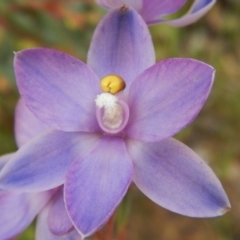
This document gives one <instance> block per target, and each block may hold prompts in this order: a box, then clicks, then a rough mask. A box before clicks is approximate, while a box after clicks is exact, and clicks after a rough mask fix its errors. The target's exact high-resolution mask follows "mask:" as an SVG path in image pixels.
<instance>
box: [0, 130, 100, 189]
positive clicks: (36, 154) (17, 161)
mask: <svg viewBox="0 0 240 240" xmlns="http://www.w3.org/2000/svg"><path fill="white" fill-rule="evenodd" d="M98 138H99V137H98V135H96V134H90V133H66V132H61V131H56V130H49V131H47V132H46V133H43V134H41V135H40V136H38V137H36V138H34V139H33V140H32V141H31V142H30V143H29V144H26V145H24V146H23V147H21V148H20V149H19V150H18V151H17V152H16V153H15V155H14V157H13V158H12V159H11V161H10V162H9V163H8V164H6V165H5V167H4V168H3V169H2V171H1V174H0V179H1V180H0V182H1V184H0V187H1V188H4V189H8V190H19V191H44V190H48V189H51V188H54V187H57V186H59V185H61V184H63V183H64V181H65V177H66V173H67V171H68V168H69V166H70V164H71V163H72V162H73V161H74V160H75V159H77V158H79V157H80V156H86V154H88V152H89V151H90V150H91V149H92V148H93V147H94V143H95V142H96V141H97V140H98Z"/></svg>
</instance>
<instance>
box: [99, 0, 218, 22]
mask: <svg viewBox="0 0 240 240" xmlns="http://www.w3.org/2000/svg"><path fill="white" fill-rule="evenodd" d="M96 2H97V3H98V4H100V5H101V6H103V7H104V8H107V9H115V8H120V7H131V8H133V9H135V10H136V11H138V12H139V14H141V15H142V17H143V19H144V20H145V21H146V23H147V24H148V25H152V24H157V23H167V24H169V25H172V26H175V27H183V26H187V25H189V24H192V23H194V22H196V21H197V20H199V19H200V18H201V17H202V16H204V15H205V14H206V13H207V12H208V11H209V10H210V9H211V8H212V7H213V5H214V4H215V2H216V0H195V1H194V2H193V4H192V6H191V8H190V9H189V11H188V12H187V13H186V14H185V15H183V16H182V17H180V18H178V19H174V20H167V19H165V18H164V17H165V16H166V15H169V14H172V13H175V12H176V11H177V10H179V9H180V8H181V7H182V6H183V5H184V4H185V3H186V0H96Z"/></svg>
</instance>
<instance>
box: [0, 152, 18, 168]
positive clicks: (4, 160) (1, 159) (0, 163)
mask: <svg viewBox="0 0 240 240" xmlns="http://www.w3.org/2000/svg"><path fill="white" fill-rule="evenodd" d="M14 154H15V153H8V154H5V155H3V156H1V157H0V171H1V170H2V168H3V167H4V166H5V164H6V163H7V162H8V161H9V160H10V159H12V158H13V156H14Z"/></svg>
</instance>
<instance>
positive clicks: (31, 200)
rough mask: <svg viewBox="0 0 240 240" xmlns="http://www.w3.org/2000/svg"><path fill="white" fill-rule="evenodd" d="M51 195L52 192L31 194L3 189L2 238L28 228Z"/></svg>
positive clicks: (0, 199)
mask: <svg viewBox="0 0 240 240" xmlns="http://www.w3.org/2000/svg"><path fill="white" fill-rule="evenodd" d="M51 196H52V195H51V193H50V192H42V193H36V194H29V193H16V192H8V191H1V192H0V212H1V217H0V236H1V239H11V238H13V237H15V236H17V235H18V234H20V233H21V232H22V231H23V230H24V229H25V228H27V227H28V225H29V224H30V223H31V222H32V221H33V219H34V218H35V216H36V215H37V214H38V212H39V211H40V210H41V209H42V208H43V206H44V205H45V204H46V203H47V202H48V201H49V199H50V198H51Z"/></svg>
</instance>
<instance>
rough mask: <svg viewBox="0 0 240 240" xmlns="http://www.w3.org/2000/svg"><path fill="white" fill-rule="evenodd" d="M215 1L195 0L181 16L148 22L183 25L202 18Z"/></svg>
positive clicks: (175, 25)
mask: <svg viewBox="0 0 240 240" xmlns="http://www.w3.org/2000/svg"><path fill="white" fill-rule="evenodd" d="M215 3H216V0H195V2H194V3H193V5H192V7H191V9H190V10H189V11H188V12H187V13H186V14H185V15H183V16H182V17H180V18H178V19H174V20H163V19H156V20H153V21H150V22H148V23H149V24H155V23H167V24H169V25H171V26H174V27H184V26H187V25H189V24H192V23H194V22H196V21H198V20H199V19H200V18H202V17H203V16H204V15H205V14H206V13H207V12H208V11H209V10H210V9H211V8H212V7H213V5H214V4H215Z"/></svg>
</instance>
